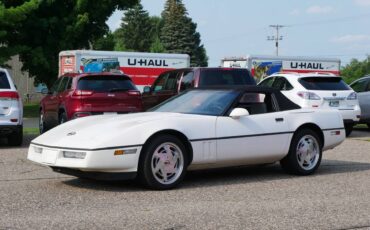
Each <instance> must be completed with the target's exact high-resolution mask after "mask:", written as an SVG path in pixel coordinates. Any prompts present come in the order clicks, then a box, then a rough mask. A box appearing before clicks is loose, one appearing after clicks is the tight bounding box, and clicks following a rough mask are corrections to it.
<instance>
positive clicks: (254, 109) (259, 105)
mask: <svg viewBox="0 0 370 230" xmlns="http://www.w3.org/2000/svg"><path fill="white" fill-rule="evenodd" d="M236 108H244V109H246V110H248V112H249V114H251V115H254V114H263V113H269V112H274V111H275V108H274V106H273V103H272V100H271V94H265V93H249V92H248V93H244V94H243V95H242V97H241V98H240V100H239V102H238V104H237V105H236Z"/></svg>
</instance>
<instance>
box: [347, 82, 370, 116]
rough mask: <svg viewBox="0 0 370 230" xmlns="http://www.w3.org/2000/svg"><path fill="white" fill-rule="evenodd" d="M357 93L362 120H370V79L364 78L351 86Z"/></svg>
mask: <svg viewBox="0 0 370 230" xmlns="http://www.w3.org/2000/svg"><path fill="white" fill-rule="evenodd" d="M351 87H352V89H353V90H354V91H356V92H357V96H358V101H359V103H360V107H361V119H363V120H370V78H364V79H360V80H358V81H356V82H355V83H353V84H351Z"/></svg>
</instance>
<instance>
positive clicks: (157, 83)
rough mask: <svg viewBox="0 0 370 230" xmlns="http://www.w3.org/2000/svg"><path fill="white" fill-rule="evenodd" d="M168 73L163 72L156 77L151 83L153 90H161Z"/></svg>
mask: <svg viewBox="0 0 370 230" xmlns="http://www.w3.org/2000/svg"><path fill="white" fill-rule="evenodd" d="M169 75H170V73H164V74H161V75H159V77H158V78H157V80H156V81H155V82H154V84H153V85H154V89H153V91H154V92H158V91H161V90H162V89H163V88H164V86H165V84H166V82H167V78H168V76H169Z"/></svg>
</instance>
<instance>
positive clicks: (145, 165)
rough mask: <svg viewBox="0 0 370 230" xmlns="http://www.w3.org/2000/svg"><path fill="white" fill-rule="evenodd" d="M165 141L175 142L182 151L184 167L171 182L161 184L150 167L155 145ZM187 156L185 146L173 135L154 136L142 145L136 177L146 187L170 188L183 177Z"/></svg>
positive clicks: (187, 160)
mask: <svg viewBox="0 0 370 230" xmlns="http://www.w3.org/2000/svg"><path fill="white" fill-rule="evenodd" d="M165 142H170V143H174V144H176V145H177V146H178V147H179V148H180V149H181V152H182V155H183V159H184V167H183V170H182V172H181V175H180V176H179V178H178V179H177V180H176V181H175V182H173V183H172V184H161V183H160V182H158V181H157V180H156V179H155V177H154V175H153V173H152V169H151V161H152V157H153V154H154V151H155V150H156V149H157V147H158V146H159V145H161V144H163V143H165ZM188 162H189V157H188V154H187V152H186V148H185V146H184V144H183V143H182V142H181V141H180V140H179V139H178V138H177V137H175V136H172V135H160V136H157V137H154V138H153V139H151V140H150V142H149V143H148V145H147V146H144V149H143V151H142V155H141V157H140V162H139V168H138V177H139V180H140V181H141V183H142V184H144V185H145V186H146V187H148V188H151V189H156V190H166V189H172V188H175V187H176V186H178V184H179V183H180V182H181V181H182V180H183V179H184V177H185V174H186V169H187V166H188Z"/></svg>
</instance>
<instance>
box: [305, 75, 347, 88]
mask: <svg viewBox="0 0 370 230" xmlns="http://www.w3.org/2000/svg"><path fill="white" fill-rule="evenodd" d="M298 82H299V83H301V85H302V86H303V87H304V88H306V89H308V90H349V89H351V88H350V87H349V86H348V85H347V84H346V83H345V82H344V81H343V80H342V78H340V77H304V78H301V79H299V80H298Z"/></svg>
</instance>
